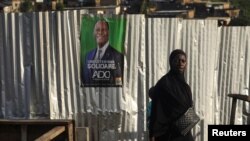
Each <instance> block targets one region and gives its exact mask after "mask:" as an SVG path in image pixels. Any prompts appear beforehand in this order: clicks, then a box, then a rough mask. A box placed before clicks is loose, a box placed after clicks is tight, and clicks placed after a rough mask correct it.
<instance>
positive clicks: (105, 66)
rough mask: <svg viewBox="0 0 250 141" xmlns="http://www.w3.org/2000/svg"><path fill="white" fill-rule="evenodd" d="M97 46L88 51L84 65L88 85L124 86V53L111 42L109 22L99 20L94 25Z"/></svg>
mask: <svg viewBox="0 0 250 141" xmlns="http://www.w3.org/2000/svg"><path fill="white" fill-rule="evenodd" d="M93 32H94V37H95V40H96V44H97V47H96V48H94V49H92V50H90V51H89V52H87V54H86V57H85V62H84V65H83V75H82V76H83V79H82V80H83V85H84V86H86V87H110V86H112V87H113V86H122V78H123V77H122V76H123V54H122V53H120V52H118V51H117V50H116V49H115V48H114V47H113V46H111V45H110V42H109V23H108V22H107V21H105V20H103V19H101V20H98V21H97V22H96V23H95V26H94V31H93Z"/></svg>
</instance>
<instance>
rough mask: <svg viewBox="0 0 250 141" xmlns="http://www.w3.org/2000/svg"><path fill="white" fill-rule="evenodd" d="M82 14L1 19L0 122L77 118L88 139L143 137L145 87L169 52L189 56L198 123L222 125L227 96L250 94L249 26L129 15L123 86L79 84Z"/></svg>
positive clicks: (201, 129)
mask: <svg viewBox="0 0 250 141" xmlns="http://www.w3.org/2000/svg"><path fill="white" fill-rule="evenodd" d="M84 13H87V11H64V12H42V13H25V14H24V13H11V14H0V80H1V81H0V82H1V83H0V90H1V91H0V92H1V97H0V101H1V103H0V105H1V110H0V118H4V119H18V118H25V119H33V118H51V119H68V118H70V119H75V120H76V126H89V127H90V130H91V136H90V137H91V140H94V141H106V140H109V141H117V140H138V141H144V140H147V127H146V121H145V120H146V113H145V111H146V105H147V102H148V96H147V90H148V89H149V88H150V87H151V86H152V85H154V84H155V83H156V82H157V80H158V79H159V78H160V77H161V76H162V75H164V74H165V73H166V72H167V71H168V69H169V66H168V56H169V54H170V52H171V50H173V49H175V48H182V49H183V50H185V51H186V52H187V54H188V71H187V73H186V77H187V81H188V83H189V84H190V86H191V88H192V90H193V98H194V102H195V104H196V110H197V112H198V113H199V115H200V116H201V122H200V123H199V124H198V126H196V127H195V128H194V130H193V133H194V135H195V139H196V141H206V140H207V125H208V124H228V123H229V117H230V109H231V99H230V98H228V97H227V94H228V93H241V94H245V95H250V94H249V86H250V83H249V79H250V75H249V73H250V58H249V57H250V36H249V34H250V28H249V27H217V21H215V20H182V19H176V18H171V19H167V18H145V17H144V16H143V15H127V16H126V17H127V29H126V40H125V64H124V66H125V70H124V86H123V87H122V88H83V87H81V83H80V60H79V58H80V56H79V55H80V41H79V39H80V38H79V36H80V25H81V14H84ZM249 112H250V110H249V104H248V103H243V102H238V105H237V115H236V123H237V124H247V122H248V124H249Z"/></svg>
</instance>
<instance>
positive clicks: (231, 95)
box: [228, 94, 250, 102]
mask: <svg viewBox="0 0 250 141" xmlns="http://www.w3.org/2000/svg"><path fill="white" fill-rule="evenodd" d="M228 96H229V97H232V98H237V99H240V100H243V101H247V102H250V96H248V95H243V94H228Z"/></svg>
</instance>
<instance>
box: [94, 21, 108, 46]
mask: <svg viewBox="0 0 250 141" xmlns="http://www.w3.org/2000/svg"><path fill="white" fill-rule="evenodd" d="M94 35H95V38H96V42H97V44H98V46H99V47H103V46H104V45H105V43H106V42H107V41H108V38H109V29H108V25H107V23H106V22H105V21H99V22H97V23H96V25H95V29H94Z"/></svg>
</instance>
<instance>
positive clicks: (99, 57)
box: [97, 50, 102, 60]
mask: <svg viewBox="0 0 250 141" xmlns="http://www.w3.org/2000/svg"><path fill="white" fill-rule="evenodd" d="M101 54H102V50H98V57H97V59H98V60H101Z"/></svg>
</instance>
